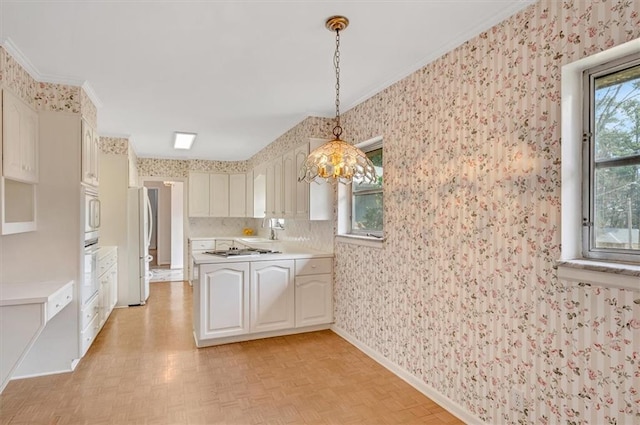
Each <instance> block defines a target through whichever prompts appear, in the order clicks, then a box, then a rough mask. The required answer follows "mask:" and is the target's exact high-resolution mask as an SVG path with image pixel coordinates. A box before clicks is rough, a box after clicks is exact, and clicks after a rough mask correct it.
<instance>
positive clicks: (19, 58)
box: [2, 37, 42, 81]
mask: <svg viewBox="0 0 640 425" xmlns="http://www.w3.org/2000/svg"><path fill="white" fill-rule="evenodd" d="M2 47H4V49H5V50H6V51H7V53H9V55H11V57H12V58H13V59H14V60H15V61H16V62H18V64H19V65H20V66H21V67H23V68H24V69H25V71H27V73H28V74H29V75H31V77H32V78H33V79H34V80H36V81H42V80H41V77H42V75H41V74H40V72H39V71H38V70H37V69H36V67H35V66H34V65H33V63H31V61H30V60H29V59H28V58H27V57H26V56H25V55H24V53H22V50H20V49H19V48H18V46H16V44H15V43H14V42H13V40H11V39H10V38H9V37H4V38H3V39H2Z"/></svg>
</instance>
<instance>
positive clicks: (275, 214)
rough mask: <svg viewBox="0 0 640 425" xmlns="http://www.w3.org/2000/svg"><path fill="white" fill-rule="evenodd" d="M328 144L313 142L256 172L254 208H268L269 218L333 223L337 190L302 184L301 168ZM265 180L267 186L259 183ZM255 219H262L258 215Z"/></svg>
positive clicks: (287, 153) (266, 212)
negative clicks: (300, 179)
mask: <svg viewBox="0 0 640 425" xmlns="http://www.w3.org/2000/svg"><path fill="white" fill-rule="evenodd" d="M323 143H325V140H323V139H311V140H310V142H309V143H305V144H303V145H300V146H298V147H297V148H295V149H294V150H291V151H289V152H286V153H285V154H284V155H282V156H279V157H277V158H275V159H274V160H272V161H271V162H269V163H267V164H266V166H265V167H264V169H265V170H266V171H264V172H263V171H259V170H262V168H260V169H258V168H256V169H255V170H254V186H253V190H254V197H253V200H254V207H255V208H256V209H258V208H259V207H260V206H261V205H262V199H261V196H262V194H263V191H262V187H264V188H265V189H264V205H265V208H264V210H265V214H266V217H272V218H295V219H305V220H332V219H333V204H334V197H335V195H334V189H335V188H334V186H333V185H331V184H330V183H324V184H316V183H307V182H304V181H302V182H299V181H298V173H299V170H300V167H302V164H303V163H304V161H305V159H307V156H308V155H309V151H310V150H312V149H315V148H316V147H318V146H320V145H322V144H323ZM262 176H264V180H265V182H264V184H263V183H262V181H258V180H259V179H260V178H262ZM254 217H259V216H258V215H254Z"/></svg>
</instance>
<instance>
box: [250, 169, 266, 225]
mask: <svg viewBox="0 0 640 425" xmlns="http://www.w3.org/2000/svg"><path fill="white" fill-rule="evenodd" d="M267 211H268V210H267V169H266V167H264V166H260V167H259V168H255V169H254V170H253V217H254V218H262V217H265V215H267Z"/></svg>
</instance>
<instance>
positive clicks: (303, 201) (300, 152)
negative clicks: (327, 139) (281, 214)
mask: <svg viewBox="0 0 640 425" xmlns="http://www.w3.org/2000/svg"><path fill="white" fill-rule="evenodd" d="M294 155H295V160H296V165H295V170H296V174H295V176H294V178H295V187H296V204H295V217H296V218H304V219H308V218H309V183H307V182H306V181H301V182H299V181H298V172H299V171H300V168H302V164H304V161H305V160H306V159H307V156H309V144H308V143H305V144H304V145H301V146H298V147H297V148H296V149H295V151H294ZM312 184H313V183H312Z"/></svg>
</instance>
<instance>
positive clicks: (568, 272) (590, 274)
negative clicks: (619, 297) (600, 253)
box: [557, 259, 640, 291]
mask: <svg viewBox="0 0 640 425" xmlns="http://www.w3.org/2000/svg"><path fill="white" fill-rule="evenodd" d="M557 266H558V272H557V275H558V278H559V279H563V280H567V281H569V282H572V283H578V282H580V283H588V284H591V285H596V286H603V287H608V288H620V289H628V290H632V291H640V265H632V264H624V263H613V262H606V261H595V260H584V259H576V260H562V261H558V262H557Z"/></svg>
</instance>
